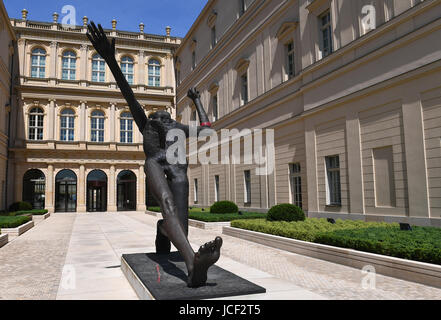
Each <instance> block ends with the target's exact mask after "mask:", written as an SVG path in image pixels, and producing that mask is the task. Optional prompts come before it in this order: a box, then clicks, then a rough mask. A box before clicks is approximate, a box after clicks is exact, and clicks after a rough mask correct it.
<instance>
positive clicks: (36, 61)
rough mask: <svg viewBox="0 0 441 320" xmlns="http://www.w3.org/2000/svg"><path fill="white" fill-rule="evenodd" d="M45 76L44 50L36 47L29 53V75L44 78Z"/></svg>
mask: <svg viewBox="0 0 441 320" xmlns="http://www.w3.org/2000/svg"><path fill="white" fill-rule="evenodd" d="M45 76H46V50H44V49H42V48H36V49H34V50H32V54H31V77H33V78H44V77H45Z"/></svg>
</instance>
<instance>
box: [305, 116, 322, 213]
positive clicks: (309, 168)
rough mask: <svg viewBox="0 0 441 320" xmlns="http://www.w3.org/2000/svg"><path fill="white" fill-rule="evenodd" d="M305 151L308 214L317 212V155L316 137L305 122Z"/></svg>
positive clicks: (307, 122) (308, 123)
mask: <svg viewBox="0 0 441 320" xmlns="http://www.w3.org/2000/svg"><path fill="white" fill-rule="evenodd" d="M305 127H306V128H305V129H306V130H305V150H306V182H307V186H308V187H307V190H308V212H318V211H319V200H318V186H317V154H316V136H315V128H314V125H313V123H311V122H310V121H308V119H307V120H306V121H305Z"/></svg>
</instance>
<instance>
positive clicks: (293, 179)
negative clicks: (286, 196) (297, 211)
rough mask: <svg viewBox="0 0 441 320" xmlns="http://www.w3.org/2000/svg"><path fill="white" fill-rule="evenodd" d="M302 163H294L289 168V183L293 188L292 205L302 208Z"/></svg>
mask: <svg viewBox="0 0 441 320" xmlns="http://www.w3.org/2000/svg"><path fill="white" fill-rule="evenodd" d="M300 171H301V167H300V163H292V164H290V166H289V181H290V187H291V201H292V204H294V205H296V206H298V207H300V208H302V205H303V203H302V177H301V176H300Z"/></svg>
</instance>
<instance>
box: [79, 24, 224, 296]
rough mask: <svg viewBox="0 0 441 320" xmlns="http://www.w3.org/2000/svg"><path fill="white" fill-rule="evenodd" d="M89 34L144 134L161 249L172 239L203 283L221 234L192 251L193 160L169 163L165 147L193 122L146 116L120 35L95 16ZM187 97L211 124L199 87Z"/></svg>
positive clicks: (192, 282)
mask: <svg viewBox="0 0 441 320" xmlns="http://www.w3.org/2000/svg"><path fill="white" fill-rule="evenodd" d="M87 37H88V38H89V40H90V41H91V43H92V44H93V46H94V47H95V49H96V51H97V52H98V53H99V54H100V55H101V57H102V58H103V59H104V60H105V61H106V63H107V65H108V66H109V68H110V70H111V71H112V74H113V76H114V77H115V80H116V82H117V84H118V86H119V88H120V90H121V93H122V94H123V96H124V98H125V99H126V101H127V104H128V105H129V108H130V111H131V113H132V115H133V118H134V120H135V123H136V125H137V127H138V129H139V130H140V131H141V133H142V135H143V139H144V153H145V155H146V161H145V167H144V168H145V173H146V176H147V177H148V187H149V188H150V189H151V190H152V194H153V196H154V197H155V198H156V200H157V201H158V203H159V204H160V207H161V211H162V215H163V220H160V221H159V222H158V225H157V236H156V241H155V243H156V250H157V253H160V254H166V253H169V252H170V249H171V244H170V242H172V243H173V245H174V246H175V247H176V248H177V249H178V251H179V252H180V254H181V256H182V257H183V259H184V261H185V264H186V266H187V271H188V280H187V285H188V286H189V287H199V286H203V285H204V284H205V283H206V281H207V272H208V268H209V267H210V266H212V265H213V264H215V263H216V262H217V260H218V259H219V256H220V248H221V246H222V238H220V237H217V238H216V239H215V240H213V241H211V242H208V243H206V244H204V245H203V246H201V247H200V248H199V250H198V252H194V251H193V249H192V247H191V245H190V243H189V242H188V239H187V236H188V194H189V193H188V189H189V186H188V177H187V167H188V164H169V163H168V161H167V159H166V150H167V147H168V146H169V143H167V142H166V141H165V136H166V135H167V132H168V131H169V130H171V129H181V130H183V131H184V132H185V134H186V136H187V137H188V135H189V127H188V126H185V125H183V124H181V123H178V122H176V121H174V120H172V119H171V116H170V114H169V113H168V112H166V111H159V112H156V113H154V114H152V115H150V116H149V118H147V117H146V115H145V113H144V110H143V108H142V107H141V105H140V104H139V103H138V101H137V100H136V98H135V95H134V93H133V90H132V88H131V87H130V85H129V83H128V82H127V80H126V78H125V76H124V74H123V73H122V71H121V69H120V67H119V65H118V63H117V61H116V58H115V38H113V39H112V41H111V42H109V40H108V39H107V36H106V34H105V32H104V30H103V28H102V27H101V25H100V24H98V27H97V26H96V25H95V24H94V22H93V21H91V23H90V24H89V25H88V33H87ZM188 97H189V98H191V99H192V100H193V102H194V104H195V106H196V109H197V112H198V114H199V119H200V122H201V127H198V130H201V129H203V128H207V127H210V126H211V124H210V122H209V120H208V117H207V114H206V113H205V110H204V108H203V107H202V104H201V101H200V96H199V93H198V92H197V91H196V90H195V89H190V90H189V92H188Z"/></svg>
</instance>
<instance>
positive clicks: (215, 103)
mask: <svg viewBox="0 0 441 320" xmlns="http://www.w3.org/2000/svg"><path fill="white" fill-rule="evenodd" d="M212 102H213V122H214V121H217V120H218V119H219V109H218V100H217V93H216V94H214V95H213V98H212Z"/></svg>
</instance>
